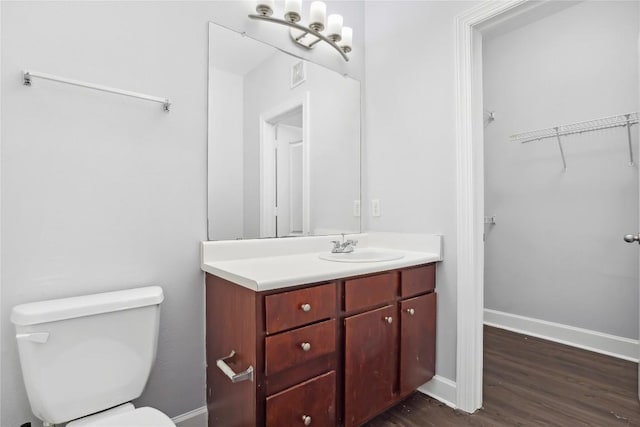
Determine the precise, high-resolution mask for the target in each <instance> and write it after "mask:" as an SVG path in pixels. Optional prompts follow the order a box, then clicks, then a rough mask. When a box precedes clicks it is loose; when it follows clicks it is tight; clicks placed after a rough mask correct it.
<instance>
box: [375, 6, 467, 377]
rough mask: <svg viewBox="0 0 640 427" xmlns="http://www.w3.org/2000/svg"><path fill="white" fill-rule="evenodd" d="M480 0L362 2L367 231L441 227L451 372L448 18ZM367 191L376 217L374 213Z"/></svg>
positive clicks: (444, 337) (445, 341)
mask: <svg viewBox="0 0 640 427" xmlns="http://www.w3.org/2000/svg"><path fill="white" fill-rule="evenodd" d="M475 4H477V2H462V1H460V2H449V1H428V2H417V1H376V2H367V3H366V9H365V12H366V13H365V22H366V24H367V25H366V50H367V55H366V58H365V64H366V67H365V70H366V84H367V89H366V102H365V104H366V111H367V114H366V118H365V136H364V138H365V140H366V145H365V154H364V158H363V163H364V165H365V174H364V177H365V178H364V182H365V187H364V188H365V192H364V197H363V218H364V219H366V221H365V223H364V229H365V230H373V231H397V232H424V233H439V234H443V235H444V262H442V263H441V264H440V265H439V267H438V270H437V291H438V336H437V354H436V373H437V374H438V375H440V376H443V377H446V378H449V379H453V380H455V378H456V372H455V367H456V332H455V331H456V245H455V241H456V204H455V200H456V194H455V184H456V183H455V171H456V164H455V120H454V96H455V81H454V54H455V50H454V34H455V33H454V17H455V16H456V15H458V14H460V13H462V12H463V11H464V10H466V9H468V8H470V7H472V6H474V5H475ZM371 199H380V203H381V214H382V215H381V216H380V217H379V218H371V217H370V209H369V206H370V201H371Z"/></svg>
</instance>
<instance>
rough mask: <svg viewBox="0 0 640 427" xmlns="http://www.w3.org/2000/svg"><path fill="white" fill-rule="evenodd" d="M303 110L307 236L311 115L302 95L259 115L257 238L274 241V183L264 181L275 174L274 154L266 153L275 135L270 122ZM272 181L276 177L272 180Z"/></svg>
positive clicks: (304, 230)
mask: <svg viewBox="0 0 640 427" xmlns="http://www.w3.org/2000/svg"><path fill="white" fill-rule="evenodd" d="M300 106H302V234H303V235H304V236H307V235H309V233H310V226H311V206H310V203H311V185H310V183H311V178H310V173H311V172H310V170H311V160H310V159H311V155H310V151H311V113H310V111H309V106H310V94H309V91H305V92H303V93H302V94H300V95H299V96H294V97H291V98H289V99H288V100H286V101H285V102H283V103H282V104H279V105H277V106H276V107H274V108H271V109H269V110H267V111H264V112H263V113H261V114H260V237H273V236H274V235H275V223H274V221H272V220H271V219H272V218H273V217H274V216H275V180H270V179H264V176H265V174H267V173H271V172H274V173H275V169H274V168H273V167H272V164H273V162H275V158H274V156H275V153H274V152H273V151H272V150H267V149H266V146H267V144H269V145H273V142H274V138H275V132H274V129H273V125H272V122H273V121H274V120H275V119H276V118H278V117H279V116H282V115H283V114H285V113H286V112H288V111H291V110H294V109H295V108H298V107H300ZM274 178H275V176H274Z"/></svg>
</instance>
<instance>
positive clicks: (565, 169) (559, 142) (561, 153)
mask: <svg viewBox="0 0 640 427" xmlns="http://www.w3.org/2000/svg"><path fill="white" fill-rule="evenodd" d="M554 129H555V131H556V138H557V139H558V148H559V149H560V156H561V157H562V172H566V171H567V161H566V160H565V158H564V150H563V149H562V141H561V140H560V128H559V127H555V128H554Z"/></svg>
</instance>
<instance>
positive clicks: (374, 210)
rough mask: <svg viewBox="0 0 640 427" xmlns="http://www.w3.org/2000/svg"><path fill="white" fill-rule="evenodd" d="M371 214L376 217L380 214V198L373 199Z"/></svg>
mask: <svg viewBox="0 0 640 427" xmlns="http://www.w3.org/2000/svg"><path fill="white" fill-rule="evenodd" d="M371 215H372V216H375V217H378V216H380V199H373V200H371Z"/></svg>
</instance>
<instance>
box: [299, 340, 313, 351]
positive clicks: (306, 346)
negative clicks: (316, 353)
mask: <svg viewBox="0 0 640 427" xmlns="http://www.w3.org/2000/svg"><path fill="white" fill-rule="evenodd" d="M300 348H301V349H302V350H303V351H309V350H311V343H308V342H303V343H302V344H300Z"/></svg>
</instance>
